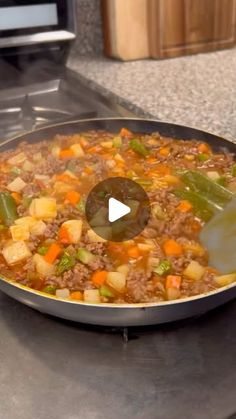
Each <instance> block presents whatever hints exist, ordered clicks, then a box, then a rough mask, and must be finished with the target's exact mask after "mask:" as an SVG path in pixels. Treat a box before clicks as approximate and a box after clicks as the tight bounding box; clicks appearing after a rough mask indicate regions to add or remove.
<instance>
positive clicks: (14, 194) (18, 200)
mask: <svg viewBox="0 0 236 419" xmlns="http://www.w3.org/2000/svg"><path fill="white" fill-rule="evenodd" d="M11 196H12V198H14V200H15V202H16V203H17V204H20V203H21V194H19V193H18V192H12V193H11Z"/></svg>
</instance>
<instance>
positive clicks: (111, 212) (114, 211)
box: [108, 198, 131, 223]
mask: <svg viewBox="0 0 236 419" xmlns="http://www.w3.org/2000/svg"><path fill="white" fill-rule="evenodd" d="M130 212H131V209H130V207H128V205H125V204H123V203H122V202H120V201H118V200H117V199H115V198H109V201H108V220H109V221H110V223H113V222H114V221H116V220H119V219H120V218H122V217H124V216H125V215H127V214H129V213H130Z"/></svg>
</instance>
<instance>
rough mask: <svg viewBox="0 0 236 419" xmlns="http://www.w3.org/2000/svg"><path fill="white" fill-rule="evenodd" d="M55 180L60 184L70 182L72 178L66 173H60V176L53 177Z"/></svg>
mask: <svg viewBox="0 0 236 419" xmlns="http://www.w3.org/2000/svg"><path fill="white" fill-rule="evenodd" d="M55 179H56V180H59V181H61V182H72V181H73V178H72V177H71V176H69V175H67V174H66V173H61V174H60V175H56V176H55Z"/></svg>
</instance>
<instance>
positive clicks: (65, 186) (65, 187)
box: [54, 180, 74, 195]
mask: <svg viewBox="0 0 236 419" xmlns="http://www.w3.org/2000/svg"><path fill="white" fill-rule="evenodd" d="M73 190H74V185H73V184H72V183H65V182H62V181H61V180H57V181H56V182H55V183H54V191H55V192H56V193H57V194H61V195H63V194H66V193H67V192H69V191H73Z"/></svg>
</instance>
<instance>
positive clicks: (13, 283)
mask: <svg viewBox="0 0 236 419" xmlns="http://www.w3.org/2000/svg"><path fill="white" fill-rule="evenodd" d="M119 120H120V121H122V120H124V121H126V120H127V121H140V122H142V121H143V122H145V123H149V122H154V123H159V124H163V125H172V126H175V127H180V128H187V129H192V130H196V131H200V132H202V133H206V134H209V135H212V136H214V137H217V138H219V140H223V141H224V142H227V143H229V144H234V145H235V147H236V143H234V142H233V141H232V140H229V139H227V138H224V137H221V136H219V135H218V134H214V133H212V132H210V131H206V130H201V129H199V128H196V127H192V126H187V125H181V124H177V123H172V122H169V121H162V120H161V121H159V120H157V119H152V118H139V117H120V116H117V117H104V118H85V119H76V120H73V121H65V122H59V123H57V124H52V125H47V126H44V127H40V128H37V129H35V130H31V131H26V132H24V133H23V134H20V135H16V136H14V137H11V138H8V139H6V140H5V141H3V142H2V143H1V144H0V151H1V148H2V147H4V146H5V145H7V144H10V143H11V142H13V141H14V140H17V139H19V140H20V139H21V138H22V140H23V139H24V137H25V136H28V135H30V134H34V133H36V132H41V131H44V130H46V129H50V128H57V127H63V126H65V125H74V124H77V123H85V122H93V121H94V122H99V121H119ZM25 140H26V141H27V139H25ZM0 275H1V276H0V281H3V282H4V283H6V284H8V285H10V286H12V287H13V288H14V287H15V288H19V289H21V290H23V291H25V292H29V293H31V294H33V295H36V296H39V297H42V298H45V299H49V300H52V301H56V302H58V303H69V304H73V305H76V306H80V307H84V306H85V307H93V308H102V307H103V308H110V309H120V308H123V309H131V308H136V309H145V308H156V307H167V306H173V305H177V304H183V303H189V302H191V301H198V300H201V299H204V298H207V297H212V296H214V295H217V294H221V293H223V292H225V291H227V290H229V289H231V288H234V287H236V283H232V284H229V285H226V286H224V287H221V288H217V289H215V290H212V291H208V292H206V293H202V294H197V295H194V296H191V297H187V298H180V299H178V300H170V301H160V302H157V303H153V302H150V303H132V304H117V303H99V304H92V303H86V302H81V301H73V300H69V299H62V298H58V297H56V296H53V295H50V294H48V295H47V294H45V293H43V292H41V291H37V290H34V289H33V288H30V287H27V286H26V285H22V284H20V283H18V282H16V281H14V280H11V279H8V278H7V277H4V276H3V275H2V274H1V273H0Z"/></svg>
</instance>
